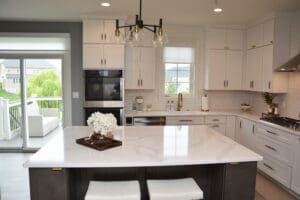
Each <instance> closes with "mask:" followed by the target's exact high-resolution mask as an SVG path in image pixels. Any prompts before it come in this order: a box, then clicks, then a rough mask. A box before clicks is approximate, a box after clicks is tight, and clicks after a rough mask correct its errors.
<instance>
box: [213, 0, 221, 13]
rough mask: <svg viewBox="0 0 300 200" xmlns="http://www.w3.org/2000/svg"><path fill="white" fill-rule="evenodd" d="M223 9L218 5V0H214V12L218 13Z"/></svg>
mask: <svg viewBox="0 0 300 200" xmlns="http://www.w3.org/2000/svg"><path fill="white" fill-rule="evenodd" d="M222 11H223V9H222V8H221V7H220V6H219V5H218V0H215V8H214V12H215V13H220V12H222Z"/></svg>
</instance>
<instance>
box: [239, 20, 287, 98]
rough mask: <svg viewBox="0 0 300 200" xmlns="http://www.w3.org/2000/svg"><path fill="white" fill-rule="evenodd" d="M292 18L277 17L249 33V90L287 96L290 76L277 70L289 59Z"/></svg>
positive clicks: (246, 78) (246, 75)
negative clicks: (285, 94)
mask: <svg viewBox="0 0 300 200" xmlns="http://www.w3.org/2000/svg"><path fill="white" fill-rule="evenodd" d="M289 33H290V19H289V16H275V17H274V18H272V19H269V20H266V21H264V22H262V23H260V24H258V25H256V26H254V27H250V28H249V29H248V30H247V48H248V50H247V65H246V71H245V74H244V75H245V79H244V80H245V82H244V88H245V89H246V90H252V91H260V92H272V93H285V92H287V90H288V74H286V73H279V72H275V71H274V70H275V69H276V68H278V67H279V66H280V65H282V64H284V63H285V62H286V61H288V60H289V52H290V48H289V41H290V37H289Z"/></svg>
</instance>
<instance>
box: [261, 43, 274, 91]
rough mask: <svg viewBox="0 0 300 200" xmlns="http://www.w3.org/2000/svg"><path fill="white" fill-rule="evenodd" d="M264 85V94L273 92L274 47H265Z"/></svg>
mask: <svg viewBox="0 0 300 200" xmlns="http://www.w3.org/2000/svg"><path fill="white" fill-rule="evenodd" d="M262 66H263V67H262V85H263V91H264V92H272V74H273V45H268V46H265V47H263V64H262Z"/></svg>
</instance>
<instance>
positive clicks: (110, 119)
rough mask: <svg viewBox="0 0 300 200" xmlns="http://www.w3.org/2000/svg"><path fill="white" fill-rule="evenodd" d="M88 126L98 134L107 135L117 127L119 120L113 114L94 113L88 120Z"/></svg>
mask: <svg viewBox="0 0 300 200" xmlns="http://www.w3.org/2000/svg"><path fill="white" fill-rule="evenodd" d="M87 124H88V125H89V126H91V127H92V128H93V129H94V131H95V132H96V133H101V134H102V135H107V133H109V132H112V131H113V130H114V129H115V128H116V127H117V120H116V118H115V117H114V116H113V115H112V114H111V113H109V114H103V113H100V112H95V113H93V114H92V115H91V116H90V117H89V118H88V120H87Z"/></svg>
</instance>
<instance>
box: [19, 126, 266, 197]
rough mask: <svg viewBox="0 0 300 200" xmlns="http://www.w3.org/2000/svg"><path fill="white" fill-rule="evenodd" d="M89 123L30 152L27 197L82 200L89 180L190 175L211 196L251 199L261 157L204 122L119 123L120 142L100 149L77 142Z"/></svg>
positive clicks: (143, 183)
mask: <svg viewBox="0 0 300 200" xmlns="http://www.w3.org/2000/svg"><path fill="white" fill-rule="evenodd" d="M91 132H92V130H91V129H90V128H88V127H69V128H66V129H64V132H63V134H61V135H58V136H57V137H56V138H54V139H53V140H52V141H51V142H50V143H48V144H47V145H45V146H44V147H43V148H42V149H41V150H39V151H38V152H37V153H36V154H34V155H33V156H32V157H31V158H30V160H28V161H27V162H26V163H25V164H24V166H25V167H28V168H29V176H30V191H31V199H32V200H40V199H43V200H48V199H49V200H50V199H57V200H60V199H62V200H63V199H72V200H83V199H84V195H85V193H86V190H87V188H88V184H89V181H90V180H104V181H111V180H133V179H135V180H139V182H140V185H141V192H142V199H143V200H147V199H148V195H147V186H146V180H147V179H174V178H185V177H193V178H194V179H195V180H196V182H197V184H198V185H199V186H200V187H201V189H202V190H203V192H204V197H205V199H211V200H221V199H224V200H227V199H228V200H240V199H243V200H248V199H249V200H253V199H254V195H255V178H256V165H257V161H260V160H262V157H261V156H260V155H258V154H256V153H254V152H252V151H251V150H249V149H247V148H245V147H244V146H242V145H240V144H238V143H236V142H235V141H233V140H231V139H229V138H227V137H225V136H223V135H221V134H219V133H218V132H216V131H214V130H213V129H211V128H209V127H207V126H153V127H149V126H148V127H143V126H140V127H130V126H128V127H119V128H118V129H117V130H116V131H115V132H114V137H115V139H118V140H122V142H123V145H122V146H119V147H115V148H111V149H108V150H105V151H96V150H94V149H91V148H88V147H85V146H81V145H79V144H76V142H75V140H76V139H78V138H82V137H86V136H88V135H90V133H91Z"/></svg>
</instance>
